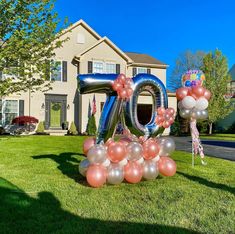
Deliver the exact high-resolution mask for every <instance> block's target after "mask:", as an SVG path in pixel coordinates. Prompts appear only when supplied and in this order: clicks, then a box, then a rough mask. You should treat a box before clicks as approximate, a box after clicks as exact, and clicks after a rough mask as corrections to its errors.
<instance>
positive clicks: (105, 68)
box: [93, 61, 116, 74]
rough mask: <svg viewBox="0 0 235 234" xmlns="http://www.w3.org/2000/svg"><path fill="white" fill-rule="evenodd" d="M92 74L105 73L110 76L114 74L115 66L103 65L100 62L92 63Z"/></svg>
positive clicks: (111, 64)
mask: <svg viewBox="0 0 235 234" xmlns="http://www.w3.org/2000/svg"><path fill="white" fill-rule="evenodd" d="M93 72H94V73H106V74H110V73H111V74H112V73H116V64H115V63H110V62H109V63H105V62H102V61H94V62H93Z"/></svg>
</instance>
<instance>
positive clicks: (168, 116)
mask: <svg viewBox="0 0 235 234" xmlns="http://www.w3.org/2000/svg"><path fill="white" fill-rule="evenodd" d="M164 118H165V120H169V119H170V118H171V114H169V113H168V112H166V113H165V115H164Z"/></svg>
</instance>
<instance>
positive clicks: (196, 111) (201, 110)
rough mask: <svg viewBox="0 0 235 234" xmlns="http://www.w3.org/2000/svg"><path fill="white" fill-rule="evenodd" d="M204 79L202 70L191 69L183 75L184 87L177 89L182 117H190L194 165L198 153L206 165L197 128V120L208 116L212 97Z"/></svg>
mask: <svg viewBox="0 0 235 234" xmlns="http://www.w3.org/2000/svg"><path fill="white" fill-rule="evenodd" d="M204 81H205V75H204V74H203V73H202V71H200V70H189V71H187V72H186V73H185V74H184V75H183V76H182V85H183V87H181V88H179V89H177V90H176V98H177V100H178V101H179V102H178V108H179V114H180V116H181V117H182V118H185V119H190V131H191V137H192V166H194V157H195V156H196V155H197V154H199V155H200V157H201V163H202V164H203V165H206V162H205V161H204V152H203V146H202V144H201V141H200V138H199V131H198V129H197V120H203V119H206V118H208V111H207V107H208V104H209V103H208V101H209V100H210V98H211V92H210V91H209V90H207V89H205V88H204V87H203V86H202V85H203V82H204Z"/></svg>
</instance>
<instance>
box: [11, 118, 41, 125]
mask: <svg viewBox="0 0 235 234" xmlns="http://www.w3.org/2000/svg"><path fill="white" fill-rule="evenodd" d="M37 123H38V119H36V118H35V117H32V116H18V117H16V118H14V119H13V120H12V124H17V125H20V126H24V125H26V124H37Z"/></svg>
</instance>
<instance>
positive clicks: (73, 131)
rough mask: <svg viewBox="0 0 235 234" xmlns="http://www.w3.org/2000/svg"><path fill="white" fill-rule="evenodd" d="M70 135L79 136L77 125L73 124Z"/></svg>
mask: <svg viewBox="0 0 235 234" xmlns="http://www.w3.org/2000/svg"><path fill="white" fill-rule="evenodd" d="M68 133H69V134H70V135H77V134H78V131H77V129H76V126H75V123H74V122H71V124H70V128H69V131H68Z"/></svg>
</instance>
